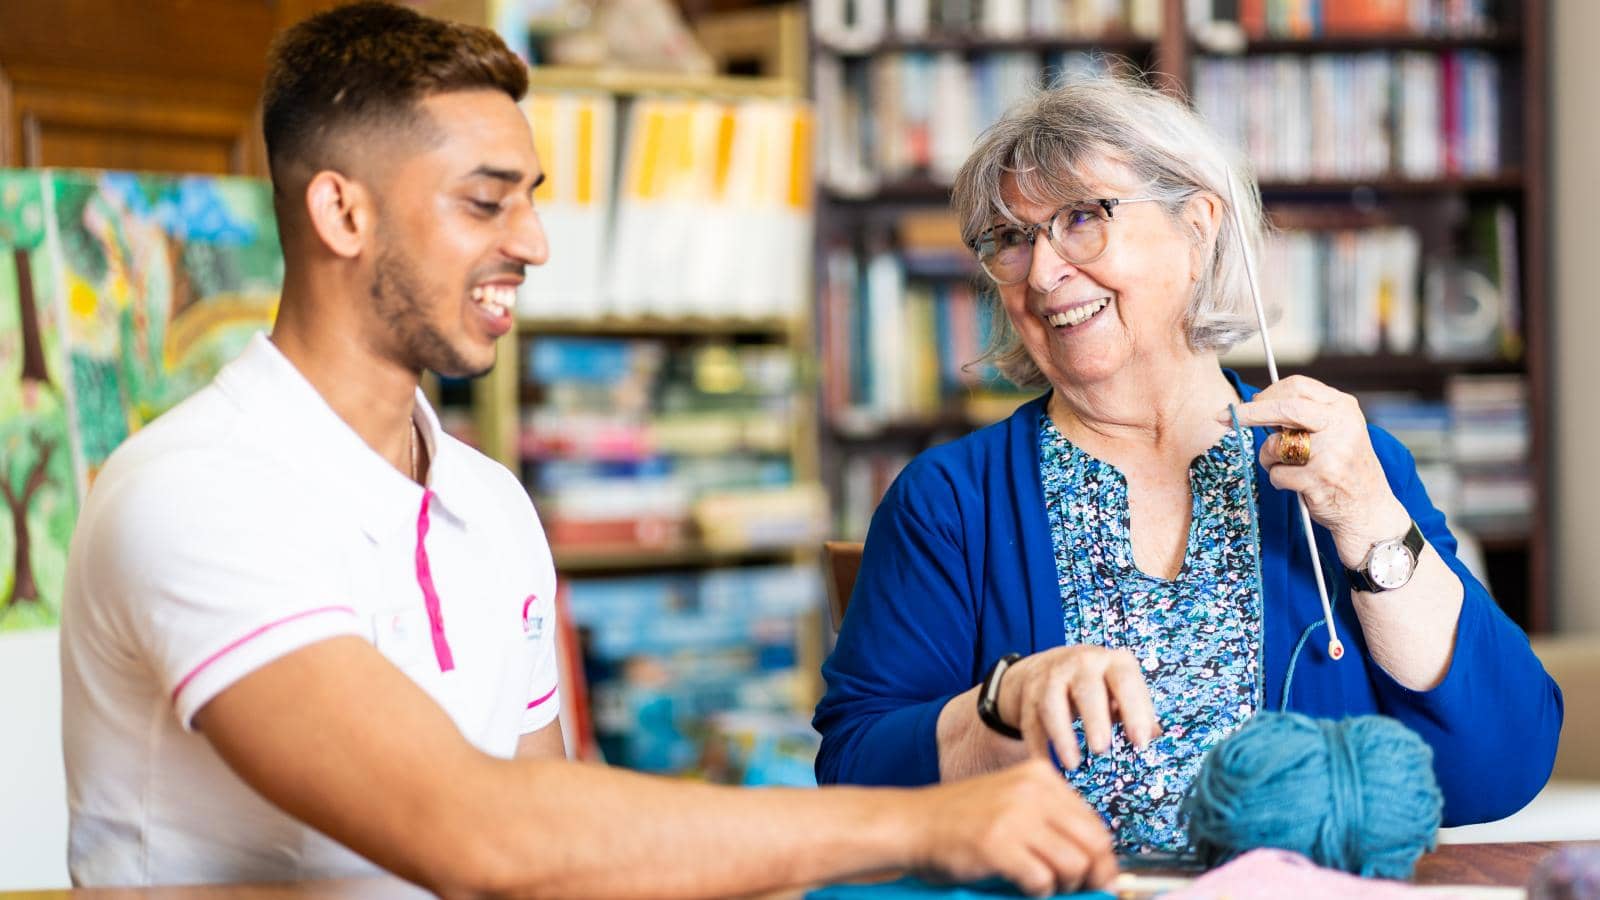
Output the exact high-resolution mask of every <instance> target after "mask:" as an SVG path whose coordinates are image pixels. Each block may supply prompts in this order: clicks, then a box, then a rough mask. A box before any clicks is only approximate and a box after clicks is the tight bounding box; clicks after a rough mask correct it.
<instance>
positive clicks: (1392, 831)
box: [1183, 712, 1444, 878]
mask: <svg viewBox="0 0 1600 900" xmlns="http://www.w3.org/2000/svg"><path fill="white" fill-rule="evenodd" d="M1443 808H1444V797H1443V795H1442V794H1440V793H1439V783H1438V781H1437V780H1436V779H1435V778H1434V774H1433V749H1432V748H1431V747H1429V746H1428V744H1427V742H1426V741H1424V740H1423V739H1422V738H1420V737H1418V736H1417V734H1416V733H1415V732H1413V731H1412V730H1411V729H1409V728H1407V727H1405V726H1404V725H1402V724H1400V723H1399V722H1397V721H1395V720H1394V719H1390V718H1387V717H1384V716H1360V717H1357V718H1351V719H1342V720H1339V721H1328V720H1323V719H1313V718H1311V717H1309V716H1304V715H1301V714H1299V713H1271V712H1263V713H1258V714H1257V715H1256V716H1255V717H1254V718H1252V719H1251V720H1250V721H1249V722H1247V723H1245V725H1244V727H1243V728H1240V729H1239V730H1238V731H1237V732H1235V733H1234V734H1233V735H1231V736H1229V737H1228V738H1227V739H1226V740H1224V741H1223V742H1222V743H1220V744H1218V745H1217V746H1215V747H1213V748H1212V749H1211V751H1210V752H1209V753H1207V754H1206V759H1205V762H1204V764H1203V765H1202V766H1201V769H1200V775H1199V777H1198V778H1196V779H1195V781H1194V784H1192V785H1191V786H1190V788H1189V793H1188V795H1187V796H1185V797H1184V801H1183V813H1184V815H1185V816H1187V818H1188V821H1189V843H1190V846H1191V847H1192V848H1193V849H1194V850H1195V851H1197V852H1198V853H1199V854H1200V857H1201V859H1202V860H1204V861H1205V862H1206V863H1207V864H1208V865H1215V864H1217V863H1221V862H1224V861H1226V860H1228V859H1231V858H1233V857H1235V856H1237V855H1239V854H1241V853H1244V852H1246V851H1249V850H1254V849H1256V848H1258V847H1277V848H1281V849H1284V850H1292V851H1294V852H1296V853H1300V854H1302V855H1304V856H1307V857H1309V858H1310V859H1311V860H1312V861H1313V862H1315V863H1316V864H1317V865H1320V866H1324V867H1326V868H1330V869H1342V870H1344V871H1346V872H1354V873H1356V874H1358V875H1363V876H1369V877H1370V876H1376V877H1380V878H1406V877H1408V876H1410V874H1411V870H1412V868H1413V867H1415V865H1416V862H1417V858H1418V857H1420V856H1421V855H1422V854H1423V853H1425V852H1426V851H1428V850H1431V849H1433V846H1434V844H1435V840H1436V838H1437V836H1438V832H1439V818H1440V814H1441V812H1442V810H1443Z"/></svg>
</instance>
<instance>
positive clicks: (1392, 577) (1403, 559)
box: [1367, 541, 1416, 591]
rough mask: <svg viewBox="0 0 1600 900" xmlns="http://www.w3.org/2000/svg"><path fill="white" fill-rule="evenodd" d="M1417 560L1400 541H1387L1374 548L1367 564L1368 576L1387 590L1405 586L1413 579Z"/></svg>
mask: <svg viewBox="0 0 1600 900" xmlns="http://www.w3.org/2000/svg"><path fill="white" fill-rule="evenodd" d="M1415 565H1416V561H1415V560H1413V559H1412V558H1411V551H1410V550H1407V549H1406V545H1405V544H1403V543H1401V542H1400V541H1385V542H1383V543H1381V544H1379V545H1378V546H1376V547H1373V548H1372V556H1371V561H1370V563H1369V564H1368V566H1367V577H1369V578H1371V579H1372V583H1373V584H1376V585H1377V586H1378V587H1380V588H1383V589H1384V590H1386V591H1392V590H1394V589H1395V588H1398V587H1404V586H1405V583H1406V582H1408V581H1410V580H1411V569H1412V568H1413V567H1414V566H1415Z"/></svg>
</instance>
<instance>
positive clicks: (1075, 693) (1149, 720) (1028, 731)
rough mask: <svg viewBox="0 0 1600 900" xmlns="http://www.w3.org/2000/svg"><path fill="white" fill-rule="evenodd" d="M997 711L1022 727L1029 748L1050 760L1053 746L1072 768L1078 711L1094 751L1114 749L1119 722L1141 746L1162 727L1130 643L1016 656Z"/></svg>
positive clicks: (1078, 755)
mask: <svg viewBox="0 0 1600 900" xmlns="http://www.w3.org/2000/svg"><path fill="white" fill-rule="evenodd" d="M999 712H1000V719H1001V720H1002V721H1004V722H1007V723H1009V724H1012V725H1015V726H1016V727H1017V728H1018V729H1019V730H1020V731H1021V732H1022V740H1023V741H1024V742H1025V743H1026V744H1027V745H1028V753H1029V754H1030V755H1032V756H1036V757H1038V758H1040V759H1044V760H1049V759H1050V747H1051V746H1054V747H1055V750H1056V758H1057V759H1058V760H1060V762H1061V764H1062V765H1063V766H1066V767H1067V768H1069V769H1073V768H1077V766H1078V764H1079V763H1080V762H1082V761H1083V758H1082V754H1081V753H1079V751H1078V736H1077V734H1076V733H1075V732H1074V731H1073V729H1072V721H1073V719H1081V720H1083V741H1084V744H1085V745H1086V746H1087V747H1088V750H1089V752H1090V753H1093V754H1101V753H1105V752H1106V751H1108V750H1110V749H1111V728H1112V723H1113V722H1118V721H1120V722H1121V723H1122V728H1123V731H1124V732H1126V734H1127V736H1128V739H1129V740H1130V741H1132V742H1133V743H1134V745H1135V746H1137V747H1140V748H1143V747H1144V746H1145V745H1146V744H1148V743H1149V742H1150V741H1152V740H1155V739H1156V738H1157V737H1159V736H1160V735H1161V723H1160V722H1158V721H1157V720H1156V710H1155V705H1154V704H1153V703H1152V702H1151V700H1150V688H1149V687H1148V686H1147V685H1146V684H1145V681H1144V673H1142V672H1141V671H1140V670H1139V662H1138V660H1136V659H1134V656H1133V654H1132V653H1130V652H1129V651H1127V650H1124V649H1112V648H1108V647H1093V646H1085V645H1075V646H1070V647H1056V648H1053V649H1050V650H1045V651H1043V652H1042V653H1035V654H1033V655H1032V656H1026V657H1023V658H1022V659H1019V660H1017V661H1016V662H1015V663H1012V664H1011V667H1010V668H1008V669H1007V670H1006V671H1005V674H1004V675H1003V676H1002V677H1001V680H1000V697H999Z"/></svg>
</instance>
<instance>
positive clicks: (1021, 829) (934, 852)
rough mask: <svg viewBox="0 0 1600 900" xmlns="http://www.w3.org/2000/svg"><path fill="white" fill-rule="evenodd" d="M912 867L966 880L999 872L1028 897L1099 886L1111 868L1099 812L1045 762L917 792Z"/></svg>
mask: <svg viewBox="0 0 1600 900" xmlns="http://www.w3.org/2000/svg"><path fill="white" fill-rule="evenodd" d="M915 807H916V809H915V814H916V815H917V816H918V817H919V819H920V821H919V822H918V823H917V827H920V828H922V829H923V832H922V835H921V841H920V842H918V844H917V845H916V846H917V850H916V855H915V857H914V859H913V868H914V869H916V870H917V871H918V872H922V873H925V874H930V875H932V876H934V877H936V878H941V879H946V880H951V881H957V882H968V881H978V880H980V879H984V878H991V877H994V876H997V875H998V876H1000V877H1002V878H1005V879H1006V880H1007V881H1010V882H1011V883H1012V884H1015V885H1016V886H1017V887H1019V888H1021V889H1022V890H1023V891H1026V892H1027V893H1029V894H1031V895H1033V896H1041V897H1042V896H1048V895H1050V894H1054V893H1058V892H1068V891H1075V890H1079V889H1081V888H1099V887H1104V886H1105V885H1107V884H1109V883H1110V882H1111V879H1112V878H1114V877H1115V876H1116V874H1117V860H1116V857H1115V856H1114V855H1113V854H1112V851H1111V835H1110V834H1109V833H1108V832H1107V831H1106V828H1105V825H1104V824H1102V823H1101V821H1100V817H1099V816H1097V815H1096V814H1095V813H1094V811H1093V810H1091V809H1090V808H1089V807H1088V805H1087V804H1085V803H1084V802H1083V800H1082V798H1080V797H1079V796H1078V794H1077V792H1076V791H1074V790H1073V789H1072V787H1071V786H1070V785H1068V784H1067V782H1066V779H1064V778H1062V777H1061V773H1060V772H1058V771H1056V769H1055V768H1054V767H1053V766H1051V765H1050V764H1048V763H1045V762H1042V761H1039V760H1030V761H1028V762H1025V763H1022V764H1021V765H1018V766H1014V767H1012V768H1010V769H1006V770H1004V771H1001V772H995V773H993V774H990V775H983V776H980V777H976V778H967V779H963V780H961V781H956V782H951V783H947V784H943V785H940V786H939V787H935V788H929V789H927V790H925V791H921V792H918V793H917V794H916V795H915Z"/></svg>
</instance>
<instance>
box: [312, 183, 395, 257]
mask: <svg viewBox="0 0 1600 900" xmlns="http://www.w3.org/2000/svg"><path fill="white" fill-rule="evenodd" d="M372 199H373V198H372V194H371V193H370V192H369V191H368V190H367V189H366V188H365V187H363V186H362V185H361V184H360V182H357V181H355V180H354V179H351V178H348V177H346V176H344V175H342V174H340V173H338V172H335V171H333V170H331V169H323V170H322V171H320V172H318V173H317V174H315V175H313V176H312V177H311V180H310V181H309V182H307V183H306V216H307V218H308V219H309V220H310V222H311V230H312V231H314V232H315V233H316V235H317V239H318V240H320V241H321V242H322V245H323V246H325V247H327V248H328V249H329V250H330V251H332V252H333V253H334V254H335V255H337V256H342V257H344V258H346V259H354V258H355V257H357V256H359V255H360V254H361V251H362V250H363V249H365V248H366V246H367V243H368V242H369V241H370V240H371V239H372V229H373V226H374V224H375V223H376V222H377V216H376V215H375V213H374V210H373V208H372Z"/></svg>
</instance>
